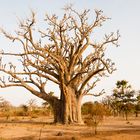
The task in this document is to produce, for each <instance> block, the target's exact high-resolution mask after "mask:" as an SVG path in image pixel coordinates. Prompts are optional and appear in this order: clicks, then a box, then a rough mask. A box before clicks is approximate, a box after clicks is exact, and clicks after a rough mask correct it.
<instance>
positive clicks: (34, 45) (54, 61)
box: [0, 6, 120, 123]
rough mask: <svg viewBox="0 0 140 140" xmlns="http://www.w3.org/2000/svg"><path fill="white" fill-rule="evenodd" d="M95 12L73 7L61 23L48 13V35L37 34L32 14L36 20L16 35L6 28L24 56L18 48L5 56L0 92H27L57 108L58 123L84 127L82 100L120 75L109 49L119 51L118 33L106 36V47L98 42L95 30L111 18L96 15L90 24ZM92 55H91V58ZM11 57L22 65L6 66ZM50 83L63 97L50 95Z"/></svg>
mask: <svg viewBox="0 0 140 140" xmlns="http://www.w3.org/2000/svg"><path fill="white" fill-rule="evenodd" d="M89 12H90V10H84V11H83V12H77V11H76V10H74V9H73V8H72V7H71V6H67V7H65V14H64V15H63V17H62V18H61V19H59V18H58V17H57V16H56V15H52V16H49V15H48V14H46V16H45V19H44V22H45V23H47V29H46V30H45V29H44V30H41V29H40V30H38V29H37V27H36V22H37V21H36V15H35V13H34V12H32V15H31V17H30V18H28V19H27V20H25V21H20V24H19V29H18V30H17V31H16V32H15V35H12V34H10V33H8V32H7V31H5V30H4V29H1V33H2V34H3V35H4V36H5V37H6V38H7V39H10V40H11V41H12V42H14V43H17V44H18V45H19V46H18V48H20V49H19V50H20V52H18V51H17V49H18V48H16V49H13V50H15V52H13V50H12V51H11V52H10V51H9V52H6V51H4V50H2V51H1V52H0V55H1V58H0V72H1V73H3V74H2V75H4V76H0V87H1V88H6V87H11V86H21V87H24V88H26V89H27V90H29V91H30V92H31V93H32V94H34V95H36V96H38V97H40V98H42V99H44V100H46V101H47V102H48V103H49V104H50V105H51V106H52V108H53V110H54V121H55V122H61V123H73V122H78V123H81V122H82V118H81V100H82V97H83V96H85V95H88V94H90V93H89V92H90V90H91V89H92V88H94V87H95V86H96V83H97V82H98V81H99V79H101V77H103V76H106V74H108V73H109V74H112V72H113V71H114V70H116V69H115V67H114V63H113V62H112V61H111V60H110V59H109V58H106V56H105V50H106V48H107V46H110V45H112V46H118V39H119V37H120V35H119V32H118V31H117V33H114V32H112V33H110V34H105V36H104V38H103V40H102V41H100V42H97V41H95V36H94V40H93V36H92V35H93V34H92V33H93V32H94V30H95V29H96V28H100V27H101V26H102V25H103V23H104V22H105V21H106V20H108V19H109V18H108V17H106V16H104V15H103V12H102V11H101V10H95V18H93V19H90V20H89ZM19 43H20V44H19ZM87 50H90V53H85V52H86V51H87ZM5 57H10V58H11V57H13V58H17V60H18V61H17V63H18V64H17V63H15V64H14V62H9V63H7V64H5V63H4V62H3V59H4V58H5ZM9 60H10V59H9ZM19 67H20V68H19ZM48 80H49V81H52V82H53V83H55V84H57V85H58V86H59V88H60V96H59V98H57V97H55V96H52V95H50V94H48V93H47V92H46V88H47V86H46V85H47V81H48ZM92 95H94V94H92Z"/></svg>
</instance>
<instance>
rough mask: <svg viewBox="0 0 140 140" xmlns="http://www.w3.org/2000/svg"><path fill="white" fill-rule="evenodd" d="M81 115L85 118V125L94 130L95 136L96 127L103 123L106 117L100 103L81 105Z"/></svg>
mask: <svg viewBox="0 0 140 140" xmlns="http://www.w3.org/2000/svg"><path fill="white" fill-rule="evenodd" d="M83 113H84V114H85V115H87V116H86V118H85V123H86V124H87V125H88V126H91V127H93V128H94V133H95V134H97V127H98V125H99V123H101V122H102V121H103V117H104V116H105V115H106V110H105V108H104V106H103V105H102V104H101V103H98V102H95V103H92V102H88V103H85V104H84V105H83Z"/></svg>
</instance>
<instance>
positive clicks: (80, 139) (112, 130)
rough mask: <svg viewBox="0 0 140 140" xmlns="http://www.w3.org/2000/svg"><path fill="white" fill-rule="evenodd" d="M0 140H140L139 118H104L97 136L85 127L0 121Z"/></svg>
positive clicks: (33, 121) (32, 121)
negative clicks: (127, 119) (127, 120)
mask: <svg viewBox="0 0 140 140" xmlns="http://www.w3.org/2000/svg"><path fill="white" fill-rule="evenodd" d="M0 140H140V118H137V119H136V118H131V119H130V120H129V122H126V121H125V120H124V119H123V118H114V117H109V118H106V119H105V120H104V121H103V122H102V123H101V125H100V126H99V127H98V134H97V135H94V130H93V129H92V128H90V127H87V126H85V125H76V126H75V125H58V124H57V125H54V124H47V123H45V122H43V123H40V122H37V121H35V120H30V121H28V120H26V121H22V120H21V121H20V120H18V121H7V122H6V121H5V122H4V121H2V120H1V121H0Z"/></svg>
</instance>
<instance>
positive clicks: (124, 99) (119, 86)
mask: <svg viewBox="0 0 140 140" xmlns="http://www.w3.org/2000/svg"><path fill="white" fill-rule="evenodd" d="M134 93H135V91H134V90H132V88H131V85H129V84H128V82H127V81H126V80H121V81H117V83H116V88H115V89H114V90H113V97H114V104H115V105H116V107H117V108H118V109H119V111H120V112H123V113H124V115H125V119H126V120H127V121H128V114H129V113H130V112H131V111H132V110H133V107H134V101H135V99H134Z"/></svg>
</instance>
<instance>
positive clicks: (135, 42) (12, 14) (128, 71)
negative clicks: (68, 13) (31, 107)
mask: <svg viewBox="0 0 140 140" xmlns="http://www.w3.org/2000/svg"><path fill="white" fill-rule="evenodd" d="M0 2H1V4H0V27H4V28H6V29H7V30H8V31H10V32H13V31H15V30H16V29H17V27H18V26H17V23H18V20H17V17H19V18H21V19H25V18H27V17H28V16H29V15H30V11H31V9H32V10H34V11H35V12H36V13H37V16H38V22H39V21H40V22H42V20H43V19H44V16H45V13H46V12H47V13H50V14H53V13H55V14H57V15H58V16H59V15H62V14H63V10H62V8H63V7H64V5H66V4H69V3H72V4H74V8H75V9H78V10H82V9H91V10H94V9H101V10H103V11H104V14H105V15H107V16H108V17H110V18H111V20H109V21H107V22H106V23H105V25H104V26H103V31H105V33H109V32H111V31H113V32H114V31H116V30H119V31H120V34H121V38H120V40H119V44H120V47H118V48H115V47H110V48H109V49H108V57H109V58H111V59H112V61H113V62H115V63H116V67H117V71H116V72H114V73H113V74H112V75H110V77H108V78H104V79H102V81H101V82H99V83H98V86H97V88H96V89H95V90H93V92H98V91H100V90H101V89H105V90H106V92H107V93H111V91H112V89H113V88H114V86H115V83H116V81H117V80H122V79H125V80H127V81H129V83H130V84H131V85H132V87H133V88H134V89H136V90H139V89H140V74H139V73H140V55H139V54H140V27H139V26H140V14H139V13H140V0H23V1H20V0H11V1H10V0H0ZM100 30H101V29H100ZM102 36H103V34H102ZM7 46H8V41H6V40H5V39H4V38H2V36H0V49H2V48H6V47H7ZM49 90H52V91H54V92H58V91H57V90H58V89H57V88H53V87H50V88H49ZM0 96H2V97H4V98H5V99H7V100H8V101H10V102H11V103H12V104H14V105H19V104H22V103H27V101H28V100H29V99H31V98H36V97H35V96H33V95H31V94H30V93H29V92H28V91H27V90H25V89H23V88H15V87H14V88H7V89H0ZM94 98H95V97H90V99H93V100H94ZM36 99H37V100H38V101H41V100H39V99H38V98H36ZM86 99H87V100H88V99H89V97H87V98H85V99H84V100H86Z"/></svg>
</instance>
